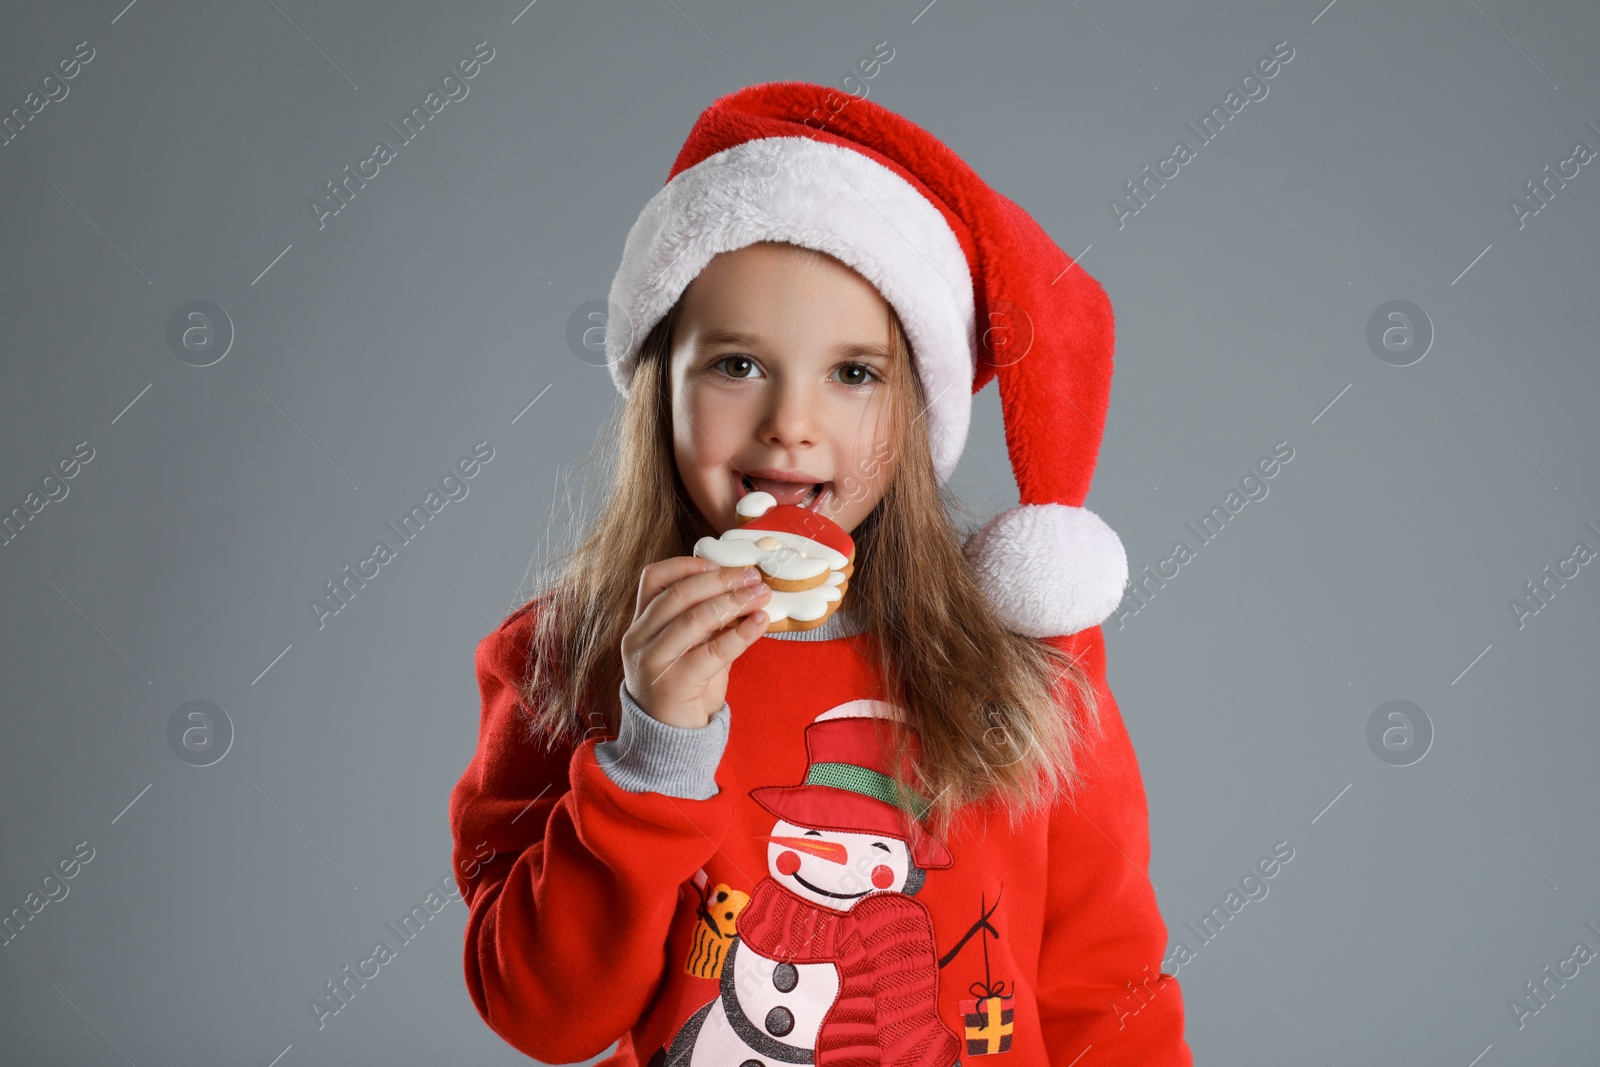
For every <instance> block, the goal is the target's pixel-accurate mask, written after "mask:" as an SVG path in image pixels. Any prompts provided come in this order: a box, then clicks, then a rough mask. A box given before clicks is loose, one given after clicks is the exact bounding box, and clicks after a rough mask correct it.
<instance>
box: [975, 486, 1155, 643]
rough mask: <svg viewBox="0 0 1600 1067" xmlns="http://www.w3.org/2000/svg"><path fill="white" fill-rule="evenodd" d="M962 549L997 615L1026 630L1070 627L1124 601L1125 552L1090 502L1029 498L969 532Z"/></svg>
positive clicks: (1051, 633) (1099, 618)
mask: <svg viewBox="0 0 1600 1067" xmlns="http://www.w3.org/2000/svg"><path fill="white" fill-rule="evenodd" d="M964 551H965V554H966V557H967V560H968V562H969V563H971V564H972V567H973V570H974V571H975V572H976V574H977V577H978V584H979V585H980V586H982V587H983V590H984V592H986V593H987V594H988V595H989V599H990V600H991V601H992V602H993V603H994V606H995V609H996V610H997V611H998V612H999V613H1000V617H1001V618H1003V619H1005V620H1006V622H1007V623H1009V624H1010V626H1011V628H1012V629H1013V630H1015V631H1016V632H1017V633H1020V634H1025V635H1026V636H1028V637H1056V636H1061V635H1066V634H1074V633H1077V632H1078V631H1079V630H1085V629H1088V628H1089V627H1091V626H1096V625H1098V624H1099V623H1101V622H1103V621H1104V620H1105V619H1106V617H1107V616H1109V615H1110V614H1111V613H1112V612H1113V611H1115V610H1116V607H1117V604H1119V603H1120V602H1121V601H1122V593H1123V588H1124V586H1126V585H1127V583H1128V555H1127V553H1126V552H1125V551H1124V550H1123V547H1122V539H1121V538H1119V537H1118V536H1117V534H1116V531H1115V530H1113V529H1112V528H1111V527H1109V526H1107V525H1106V524H1105V521H1104V520H1103V519H1101V518H1100V516H1098V515H1096V514H1095V513H1094V512H1092V511H1090V510H1089V509H1088V508H1075V507H1069V506H1068V505H1066V504H1027V505H1024V506H1022V507H1018V508H1012V509H1010V510H1008V511H1003V512H1001V513H1000V514H998V515H996V516H995V517H994V518H992V519H990V520H989V521H988V522H987V523H985V524H984V526H983V527H982V529H980V530H978V532H977V533H975V534H973V535H972V537H971V538H970V539H968V541H967V543H966V546H965V549H964Z"/></svg>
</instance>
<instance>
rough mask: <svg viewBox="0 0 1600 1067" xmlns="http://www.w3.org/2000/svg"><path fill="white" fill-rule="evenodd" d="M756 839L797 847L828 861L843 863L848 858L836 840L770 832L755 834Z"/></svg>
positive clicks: (845, 851)
mask: <svg viewBox="0 0 1600 1067" xmlns="http://www.w3.org/2000/svg"><path fill="white" fill-rule="evenodd" d="M756 840H758V841H771V842H773V843H774V844H779V845H783V846H785V847H786V848H792V849H797V850H798V851H800V852H807V853H810V854H811V855H813V856H819V857H821V858H822V859H825V860H827V861H828V862H829V863H844V862H846V861H847V860H848V859H849V855H850V853H849V850H848V849H846V848H845V847H844V846H843V845H841V844H839V842H837V841H821V840H818V839H817V838H815V837H773V836H772V835H770V834H757V835H756Z"/></svg>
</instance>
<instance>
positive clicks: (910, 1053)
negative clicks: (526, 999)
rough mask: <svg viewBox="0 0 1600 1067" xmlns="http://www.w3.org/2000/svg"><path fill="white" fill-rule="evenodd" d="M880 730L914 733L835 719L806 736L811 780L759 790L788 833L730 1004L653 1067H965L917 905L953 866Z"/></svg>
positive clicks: (717, 1006)
mask: <svg viewBox="0 0 1600 1067" xmlns="http://www.w3.org/2000/svg"><path fill="white" fill-rule="evenodd" d="M875 718H887V719H890V720H891V721H894V722H896V723H899V722H902V721H903V716H902V714H901V711H900V709H899V708H897V707H895V706H894V705H893V704H889V703H886V702H883V701H876V700H854V701H850V702H848V703H846V704H841V705H839V706H838V707H836V708H833V709H832V710H829V711H826V712H823V713H822V714H821V715H819V716H817V718H816V719H815V720H814V721H813V722H812V723H811V724H810V725H809V726H807V727H806V733H805V741H806V754H807V763H808V766H807V768H806V777H805V781H804V782H803V783H801V784H800V785H793V786H764V787H761V788H758V789H752V790H751V791H750V797H751V799H753V800H754V801H756V802H757V803H758V804H760V805H761V806H762V807H763V808H765V809H766V810H767V811H769V812H771V813H772V815H773V816H775V818H776V822H775V823H774V824H773V826H772V829H771V832H770V833H768V834H764V835H761V839H762V840H764V841H766V842H767V877H766V878H763V879H762V880H761V881H760V882H759V883H758V884H757V885H756V887H755V889H754V890H753V891H751V893H750V894H749V899H748V900H747V901H744V902H743V906H742V907H741V908H740V909H739V911H738V923H737V934H736V935H734V936H733V937H732V938H731V940H729V942H728V944H727V948H726V955H725V956H724V957H723V958H722V962H721V968H720V975H719V978H718V980H719V986H720V989H719V992H718V995H717V996H716V997H715V998H714V999H712V1000H711V1001H709V1002H707V1003H706V1004H705V1005H704V1006H702V1007H701V1008H700V1009H699V1010H698V1011H696V1012H695V1013H694V1014H693V1015H691V1016H690V1017H689V1018H688V1020H686V1021H685V1022H684V1024H683V1025H682V1026H681V1027H680V1028H679V1030H678V1032H677V1034H676V1035H675V1036H674V1037H673V1039H672V1040H671V1042H670V1044H669V1045H668V1047H667V1048H666V1050H665V1056H664V1057H662V1056H661V1053H657V1057H661V1058H660V1059H659V1060H657V1059H656V1058H655V1057H652V1060H653V1065H652V1067H654V1063H659V1064H660V1067H769V1065H778V1064H814V1065H816V1067H828V1065H830V1064H831V1065H838V1067H843V1065H845V1064H850V1065H856V1064H868V1063H872V1064H878V1065H881V1067H890V1065H895V1067H959V1064H960V1061H959V1059H957V1056H958V1053H959V1051H960V1048H961V1041H960V1039H958V1037H957V1036H956V1034H955V1033H953V1032H952V1031H951V1030H950V1029H949V1028H948V1027H946V1026H945V1024H944V1023H943V1022H942V1021H940V1019H939V1016H938V1012H937V1008H938V1005H937V992H938V972H939V964H938V953H937V951H936V950H935V947H934V936H933V923H932V920H931V918H930V916H929V914H928V910H927V908H926V907H925V906H924V905H923V904H922V903H921V902H919V901H917V900H914V899H913V896H914V894H916V892H917V891H918V890H919V889H920V888H921V887H922V885H923V881H924V879H925V878H926V874H927V871H928V870H929V869H932V868H944V867H949V866H950V865H951V862H952V861H951V856H950V853H949V851H948V850H947V849H946V848H945V846H944V845H943V843H942V842H940V841H938V840H937V839H935V838H933V837H932V836H931V835H929V834H927V833H926V832H925V831H922V830H921V827H920V820H921V818H922V816H923V814H924V813H925V812H926V810H927V807H928V802H927V800H926V798H923V797H920V796H917V795H908V794H907V793H906V792H905V791H903V790H901V789H900V788H898V787H897V784H896V783H895V781H894V780H893V778H892V777H890V775H889V773H888V768H887V765H886V763H885V759H884V754H883V752H882V748H881V746H880V745H879V743H878V740H877V737H876V735H875V732H874V727H875V723H874V721H873V720H874V719H875Z"/></svg>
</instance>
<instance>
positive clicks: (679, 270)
mask: <svg viewBox="0 0 1600 1067" xmlns="http://www.w3.org/2000/svg"><path fill="white" fill-rule="evenodd" d="M758 241H788V242H790V243H791V244H797V245H802V246H804V247H806V248H813V249H816V250H817V251H819V252H826V253H828V254H829V255H831V256H833V257H835V258H836V259H838V260H840V261H841V262H843V263H844V264H845V265H847V266H849V267H850V268H851V269H853V270H855V271H856V272H857V273H859V274H860V275H862V277H864V278H866V279H867V281H869V282H871V283H872V284H873V285H874V286H875V287H876V288H877V289H878V291H879V292H880V293H881V294H882V295H883V297H884V299H885V300H887V301H888V302H889V304H890V305H891V306H892V307H893V308H894V309H895V312H896V314H898V315H899V317H900V322H901V324H902V325H903V326H904V327H905V332H906V337H907V340H908V341H909V342H910V344H911V349H912V352H913V353H914V355H915V358H916V362H917V374H918V376H919V377H920V378H921V380H922V387H923V391H924V393H925V395H926V396H927V398H928V438H929V444H930V446H931V448H932V452H933V463H934V469H935V470H936V471H937V473H938V477H939V481H940V483H941V484H942V483H943V482H945V481H947V480H948V479H949V477H950V475H951V474H953V473H955V468H956V463H957V462H958V461H959V460H960V458H961V450H962V449H963V448H964V447H965V445H966V440H967V430H968V426H969V423H970V421H971V417H972V383H973V379H974V372H975V370H976V367H977V362H976V361H977V333H976V327H975V321H976V319H975V313H974V311H973V293H972V274H971V271H970V270H969V269H968V266H967V259H966V254H965V253H964V252H963V251H962V249H961V242H960V241H959V240H957V239H956V235H955V233H954V232H953V231H952V230H951V229H950V225H949V223H948V222H946V221H945V217H944V215H942V214H941V213H940V211H939V209H938V208H936V207H934V205H933V204H932V203H931V202H930V201H929V200H928V198H927V197H925V196H923V195H922V194H921V193H920V192H918V191H917V189H916V187H915V186H913V185H912V184H911V183H910V182H908V181H906V180H905V179H904V178H902V177H901V176H900V175H899V174H896V173H895V172H894V171H892V170H890V169H889V168H888V167H885V166H884V165H883V164H881V163H879V162H877V161H876V160H873V159H870V158H868V157H867V156H865V155H863V154H862V153H860V152H857V151H853V150H851V149H848V148H843V147H840V146H839V145H836V144H831V143H828V142H825V141H818V140H812V139H810V138H808V137H763V138H758V139H756V140H752V141H745V142H743V143H742V144H738V145H735V146H733V147H732V148H728V149H725V150H723V151H721V152H718V153H717V154H715V155H713V156H708V157H707V158H706V159H704V160H702V161H701V162H699V163H697V164H695V165H694V166H693V167H689V168H688V169H686V170H684V171H682V172H681V173H679V174H677V175H676V176H674V177H673V179H672V180H671V181H670V182H668V183H667V184H666V185H665V186H664V187H663V188H662V189H661V190H660V192H658V193H656V195H655V196H653V197H651V198H650V202H649V203H648V204H646V205H645V207H644V210H643V212H641V213H640V215H639V217H638V219H636V220H635V221H634V224H633V228H632V229H630V230H629V231H628V239H627V242H626V244H625V245H624V248H623V253H622V265H621V266H620V267H619V268H618V269H617V273H616V276H615V277H614V278H613V279H612V282H611V294H610V304H611V307H612V314H613V315H616V314H625V315H626V316H627V320H628V321H627V322H626V323H624V324H621V325H622V328H621V329H617V328H614V327H615V325H616V324H614V323H612V324H608V328H607V330H606V360H607V362H608V364H609V367H610V371H611V378H612V380H613V381H614V382H615V383H616V386H617V389H618V391H620V392H621V393H622V394H623V395H624V396H626V395H627V392H628V383H629V382H630V381H631V379H632V377H633V369H634V366H635V365H636V362H637V357H638V352H639V346H640V344H641V343H642V342H643V340H644V335H645V334H647V333H649V332H650V329H651V327H653V326H654V325H655V324H656V323H657V322H659V321H660V320H661V318H662V316H664V315H665V314H666V313H667V311H668V310H669V309H670V308H671V307H672V305H673V304H674V303H675V302H676V301H677V299H678V297H679V296H680V295H681V294H682V293H683V291H684V289H686V288H688V285H689V283H690V282H691V281H693V280H694V278H695V276H696V275H698V274H699V273H700V272H701V271H702V270H704V269H705V266H706V264H707V263H709V262H710V261H711V258H712V257H713V256H715V255H717V254H718V253H719V252H729V251H733V250H734V249H737V248H743V247H745V246H746V245H750V244H754V243H756V242H758Z"/></svg>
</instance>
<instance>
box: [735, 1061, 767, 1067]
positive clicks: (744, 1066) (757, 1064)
mask: <svg viewBox="0 0 1600 1067" xmlns="http://www.w3.org/2000/svg"><path fill="white" fill-rule="evenodd" d="M739 1067H767V1065H766V1064H764V1063H762V1062H761V1061H760V1060H745V1061H744V1062H743V1063H741V1064H739Z"/></svg>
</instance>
